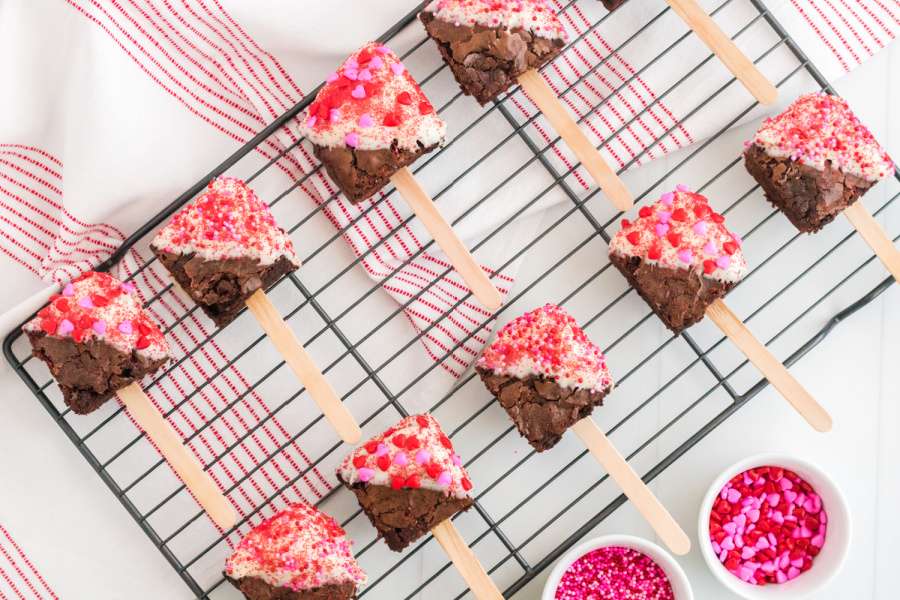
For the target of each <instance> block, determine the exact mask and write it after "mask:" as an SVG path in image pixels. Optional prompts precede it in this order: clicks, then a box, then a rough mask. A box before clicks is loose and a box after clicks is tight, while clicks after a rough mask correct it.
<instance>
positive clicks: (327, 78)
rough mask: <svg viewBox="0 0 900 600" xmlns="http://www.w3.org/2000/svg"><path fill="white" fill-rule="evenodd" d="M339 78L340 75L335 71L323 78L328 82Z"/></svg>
mask: <svg viewBox="0 0 900 600" xmlns="http://www.w3.org/2000/svg"><path fill="white" fill-rule="evenodd" d="M339 78H340V75H338V74H337V73H329V74H328V77H326V78H325V81H326V82H328V83H334V82H335V81H337V80H338V79H339Z"/></svg>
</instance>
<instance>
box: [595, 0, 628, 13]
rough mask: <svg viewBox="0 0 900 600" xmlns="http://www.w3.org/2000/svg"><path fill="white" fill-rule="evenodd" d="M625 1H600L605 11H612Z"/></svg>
mask: <svg viewBox="0 0 900 600" xmlns="http://www.w3.org/2000/svg"><path fill="white" fill-rule="evenodd" d="M625 1H626V0H601V2H603V6H605V7H606V9H607V10H610V11H613V10H616V9H617V8H619V7H620V6H622V5H623V4H625Z"/></svg>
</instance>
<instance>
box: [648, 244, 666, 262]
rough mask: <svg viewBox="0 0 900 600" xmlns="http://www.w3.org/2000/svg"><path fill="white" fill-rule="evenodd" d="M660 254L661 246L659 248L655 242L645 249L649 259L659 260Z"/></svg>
mask: <svg viewBox="0 0 900 600" xmlns="http://www.w3.org/2000/svg"><path fill="white" fill-rule="evenodd" d="M661 256H662V248H660V247H659V246H657V245H656V244H653V245H652V246H650V249H649V250H647V258H649V259H650V260H659V259H660V257H661Z"/></svg>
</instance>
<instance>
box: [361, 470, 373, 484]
mask: <svg viewBox="0 0 900 600" xmlns="http://www.w3.org/2000/svg"><path fill="white" fill-rule="evenodd" d="M358 473H359V480H360V481H362V482H363V483H365V482H367V481H370V480H371V479H372V478H373V477H375V471H374V470H373V469H369V468H368V467H362V468H361V469H360V470H359V471H358Z"/></svg>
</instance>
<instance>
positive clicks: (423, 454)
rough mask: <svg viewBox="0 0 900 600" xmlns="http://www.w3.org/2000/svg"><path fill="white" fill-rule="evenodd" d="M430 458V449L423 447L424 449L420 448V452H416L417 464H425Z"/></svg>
mask: <svg viewBox="0 0 900 600" xmlns="http://www.w3.org/2000/svg"><path fill="white" fill-rule="evenodd" d="M429 460H431V452H429V451H428V450H425V449H424V448H423V449H421V450H419V451H418V452H416V464H417V465H424V464H426V463H427V462H428V461H429Z"/></svg>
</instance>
